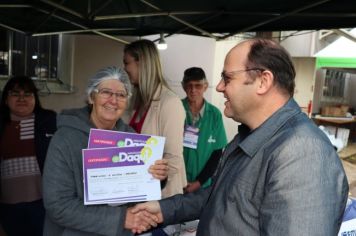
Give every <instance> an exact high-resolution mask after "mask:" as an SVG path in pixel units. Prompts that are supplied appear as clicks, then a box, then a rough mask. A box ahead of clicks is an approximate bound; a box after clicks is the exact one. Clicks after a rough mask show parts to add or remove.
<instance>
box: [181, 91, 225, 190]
mask: <svg viewBox="0 0 356 236" xmlns="http://www.w3.org/2000/svg"><path fill="white" fill-rule="evenodd" d="M182 102H183V106H184V109H185V113H186V120H185V125H192V117H191V116H190V115H189V113H190V111H189V104H188V99H187V98H185V99H183V100H182ZM204 103H205V107H204V114H203V117H201V119H200V120H199V121H198V122H197V123H196V124H195V127H198V128H199V138H198V145H197V149H192V148H187V147H184V152H183V155H184V162H185V169H186V172H187V180H188V182H193V181H195V180H196V178H197V176H198V175H199V174H200V172H201V171H202V170H203V168H204V166H205V165H206V163H207V162H208V160H209V157H210V155H211V153H212V152H213V151H215V150H217V149H222V148H223V147H225V146H226V144H227V138H226V133H225V128H224V124H223V121H222V115H221V112H220V111H219V110H218V109H217V108H216V107H215V106H213V105H212V104H210V103H208V102H207V101H206V100H204ZM210 184H211V179H209V180H208V181H206V182H205V183H204V184H203V183H202V186H203V187H207V186H209V185H210Z"/></svg>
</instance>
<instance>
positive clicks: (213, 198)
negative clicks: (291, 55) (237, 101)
mask: <svg viewBox="0 0 356 236" xmlns="http://www.w3.org/2000/svg"><path fill="white" fill-rule="evenodd" d="M347 195H348V184H347V179H346V176H345V173H344V170H343V167H342V165H341V162H340V160H339V158H338V156H337V154H336V152H335V150H334V148H333V147H332V145H331V143H330V141H329V140H328V138H327V137H326V136H325V135H324V133H322V131H320V130H319V128H318V127H316V126H315V125H314V124H313V123H312V121H310V120H309V119H308V117H307V116H306V115H305V114H303V113H302V112H301V111H300V108H299V106H298V104H297V103H296V102H295V101H294V100H293V99H290V100H289V102H288V103H287V104H286V105H284V106H283V107H282V108H281V109H279V110H278V111H277V112H276V113H275V114H273V115H272V116H271V117H270V118H269V119H268V120H267V121H265V122H264V123H263V124H262V125H261V126H260V127H258V128H257V129H256V130H254V131H253V132H250V130H248V129H247V127H246V126H244V125H242V126H240V127H239V134H238V135H237V136H236V137H235V138H234V140H233V141H232V142H231V143H230V144H229V145H228V146H227V148H226V150H225V152H224V154H223V157H222V159H221V162H220V164H219V167H218V170H217V174H216V176H215V179H214V183H213V186H212V187H210V188H208V189H202V190H200V191H198V192H196V193H192V194H188V195H177V196H174V197H172V198H168V199H164V200H161V201H160V205H161V209H162V211H163V215H164V220H165V223H166V224H171V223H173V222H177V221H187V220H193V219H197V218H200V222H199V226H198V231H197V236H216V235H224V236H227V235H231V236H245V235H249V236H255V235H256V236H257V235H270V236H276V235H289V236H301V235H305V236H309V235H323V236H326V235H330V236H335V235H337V233H338V230H339V227H340V224H341V220H342V215H343V212H344V207H345V203H346V200H347Z"/></svg>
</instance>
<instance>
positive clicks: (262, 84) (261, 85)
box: [256, 70, 274, 95]
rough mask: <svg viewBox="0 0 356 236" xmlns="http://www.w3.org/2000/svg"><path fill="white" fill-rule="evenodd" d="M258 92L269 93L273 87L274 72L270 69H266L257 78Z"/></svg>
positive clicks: (261, 93) (260, 93)
mask: <svg viewBox="0 0 356 236" xmlns="http://www.w3.org/2000/svg"><path fill="white" fill-rule="evenodd" d="M256 82H257V94H259V95H263V94H265V93H267V92H268V91H269V90H270V89H271V88H272V87H273V82H274V76H273V73H272V72H271V71H269V70H264V71H262V72H261V75H260V76H259V77H258V79H257V81H256Z"/></svg>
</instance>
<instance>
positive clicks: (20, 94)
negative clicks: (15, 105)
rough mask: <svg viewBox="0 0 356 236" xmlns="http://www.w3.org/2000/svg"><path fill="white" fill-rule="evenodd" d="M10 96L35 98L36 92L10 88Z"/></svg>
mask: <svg viewBox="0 0 356 236" xmlns="http://www.w3.org/2000/svg"><path fill="white" fill-rule="evenodd" d="M9 96H10V97H14V98H24V99H27V98H33V96H34V94H33V93H32V92H26V91H25V92H24V91H17V90H10V91H9Z"/></svg>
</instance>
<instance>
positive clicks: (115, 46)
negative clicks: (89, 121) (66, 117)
mask: <svg viewBox="0 0 356 236" xmlns="http://www.w3.org/2000/svg"><path fill="white" fill-rule="evenodd" d="M73 37H75V40H74V50H75V52H74V61H73V81H74V84H73V85H74V92H73V93H69V94H50V95H47V96H43V97H41V98H40V100H41V103H42V105H43V106H44V107H45V108H50V109H53V110H56V111H57V112H59V111H61V110H62V109H66V108H74V107H81V106H84V105H85V101H86V94H85V89H86V86H87V82H88V79H89V78H90V77H91V76H92V75H93V74H94V73H95V72H96V71H97V70H99V69H101V68H103V67H106V66H111V65H116V66H117V65H118V66H122V65H123V63H122V58H123V47H124V45H123V44H122V43H119V42H116V41H113V40H111V39H107V38H103V37H100V36H94V35H76V36H73Z"/></svg>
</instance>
